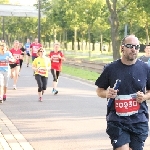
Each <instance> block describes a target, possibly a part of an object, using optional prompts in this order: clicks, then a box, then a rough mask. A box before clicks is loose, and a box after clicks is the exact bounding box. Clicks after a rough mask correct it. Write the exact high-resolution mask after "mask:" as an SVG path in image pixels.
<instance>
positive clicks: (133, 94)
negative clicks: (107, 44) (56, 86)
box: [95, 35, 150, 150]
mask: <svg viewBox="0 0 150 150" xmlns="http://www.w3.org/2000/svg"><path fill="white" fill-rule="evenodd" d="M139 50H140V43H139V40H138V38H137V37H135V36H134V35H128V36H126V37H125V38H124V39H123V40H122V43H121V52H122V55H121V59H118V60H116V61H113V62H112V63H110V64H108V65H106V66H105V68H104V70H103V72H102V74H101V75H100V76H99V77H98V79H97V80H96V82H95V84H96V85H97V86H98V88H97V90H96V92H97V95H98V96H99V97H101V98H107V99H108V105H107V116H106V120H107V129H106V132H107V134H108V135H109V138H110V140H111V144H112V147H113V150H143V148H144V142H145V140H146V139H147V137H148V131H149V125H148V121H149V112H148V107H147V101H148V100H150V67H149V66H148V64H146V63H144V62H143V61H140V60H139V59H137V56H138V53H139ZM115 83H116V84H115ZM101 100H103V99H101Z"/></svg>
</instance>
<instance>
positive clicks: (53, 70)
mask: <svg viewBox="0 0 150 150" xmlns="http://www.w3.org/2000/svg"><path fill="white" fill-rule="evenodd" d="M51 73H52V75H53V81H56V82H57V80H58V77H59V74H60V71H57V70H55V69H51Z"/></svg>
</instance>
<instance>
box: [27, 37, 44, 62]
mask: <svg viewBox="0 0 150 150" xmlns="http://www.w3.org/2000/svg"><path fill="white" fill-rule="evenodd" d="M40 47H42V44H40V43H38V38H35V41H34V42H33V43H32V44H31V45H30V48H31V55H32V61H34V59H35V58H37V51H38V49H39V48H40Z"/></svg>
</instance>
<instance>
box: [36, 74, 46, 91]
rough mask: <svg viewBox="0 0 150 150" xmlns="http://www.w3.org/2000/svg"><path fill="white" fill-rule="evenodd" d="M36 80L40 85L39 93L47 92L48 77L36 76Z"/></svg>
mask: <svg viewBox="0 0 150 150" xmlns="http://www.w3.org/2000/svg"><path fill="white" fill-rule="evenodd" d="M35 80H36V81H37V84H38V92H41V91H43V90H46V88H47V81H48V77H44V76H41V75H39V74H35Z"/></svg>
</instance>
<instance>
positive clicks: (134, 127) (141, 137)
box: [106, 122, 149, 150]
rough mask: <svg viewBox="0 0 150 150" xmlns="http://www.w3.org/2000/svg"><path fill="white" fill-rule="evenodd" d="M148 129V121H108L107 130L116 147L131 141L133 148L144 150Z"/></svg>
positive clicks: (130, 145) (133, 149)
mask: <svg viewBox="0 0 150 150" xmlns="http://www.w3.org/2000/svg"><path fill="white" fill-rule="evenodd" d="M148 130H149V127H148V122H139V123H134V124H124V123H119V122H107V129H106V132H107V134H108V135H109V138H110V139H111V144H112V146H113V148H114V149H116V148H119V147H121V146H123V145H125V144H127V143H129V147H130V148H132V150H143V147H144V142H145V140H146V138H147V137H148Z"/></svg>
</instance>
